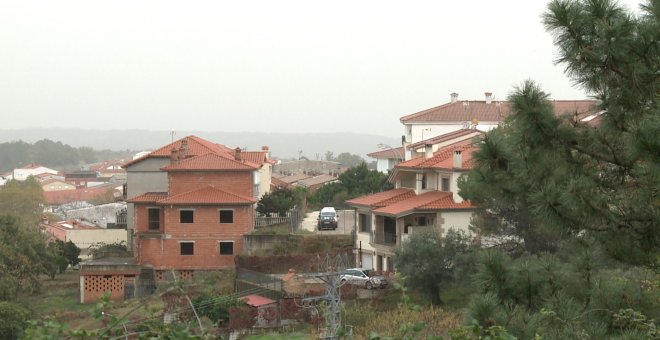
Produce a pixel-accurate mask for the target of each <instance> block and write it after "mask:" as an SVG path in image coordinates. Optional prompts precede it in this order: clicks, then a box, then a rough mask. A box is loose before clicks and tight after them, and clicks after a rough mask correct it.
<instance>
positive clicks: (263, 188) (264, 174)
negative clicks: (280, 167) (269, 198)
mask: <svg viewBox="0 0 660 340" xmlns="http://www.w3.org/2000/svg"><path fill="white" fill-rule="evenodd" d="M272 174H273V166H272V165H271V164H268V163H264V165H263V166H262V167H261V169H259V171H258V172H257V176H259V192H258V193H256V194H257V199H260V198H261V197H262V196H263V195H265V194H266V193H268V192H270V182H271V178H272Z"/></svg>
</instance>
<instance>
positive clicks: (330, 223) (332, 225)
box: [318, 207, 337, 230]
mask: <svg viewBox="0 0 660 340" xmlns="http://www.w3.org/2000/svg"><path fill="white" fill-rule="evenodd" d="M318 228H319V230H323V229H332V230H335V229H337V211H336V210H335V208H333V207H325V208H323V209H321V213H320V214H319V220H318Z"/></svg>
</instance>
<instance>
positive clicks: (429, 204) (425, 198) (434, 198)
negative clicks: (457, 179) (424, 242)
mask: <svg viewBox="0 0 660 340" xmlns="http://www.w3.org/2000/svg"><path fill="white" fill-rule="evenodd" d="M441 209H474V207H473V206H472V204H470V202H466V201H464V202H462V203H456V202H454V199H453V197H452V193H451V192H443V191H430V192H426V193H423V194H421V195H417V196H414V197H410V198H407V199H405V200H402V201H400V202H396V203H393V204H389V205H387V206H384V207H381V208H378V209H375V210H374V211H373V212H374V213H376V214H384V215H392V216H400V215H408V214H411V213H413V212H415V211H419V210H441Z"/></svg>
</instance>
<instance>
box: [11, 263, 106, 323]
mask: <svg viewBox="0 0 660 340" xmlns="http://www.w3.org/2000/svg"><path fill="white" fill-rule="evenodd" d="M79 285H80V278H79V275H78V272H77V271H67V272H65V273H63V274H60V275H57V276H55V279H54V280H51V279H50V278H46V277H45V276H44V280H43V281H42V287H41V293H40V294H38V295H33V296H26V297H23V299H22V301H23V302H24V303H25V306H26V307H27V308H28V309H30V310H31V311H32V312H33V313H34V315H35V316H37V317H44V316H51V317H54V318H55V319H59V318H60V317H63V318H64V320H62V321H69V320H67V318H68V317H70V316H71V314H72V313H77V314H79V313H85V312H91V311H92V309H93V305H83V304H81V303H79V302H78V301H79V300H80V295H79V294H80V293H79V289H80V288H79Z"/></svg>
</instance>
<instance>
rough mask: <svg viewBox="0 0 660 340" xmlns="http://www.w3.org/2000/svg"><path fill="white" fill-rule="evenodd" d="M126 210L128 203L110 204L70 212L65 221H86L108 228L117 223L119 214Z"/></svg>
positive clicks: (66, 214) (67, 213)
mask: <svg viewBox="0 0 660 340" xmlns="http://www.w3.org/2000/svg"><path fill="white" fill-rule="evenodd" d="M125 208H126V203H109V204H103V205H98V206H95V207H91V208H83V209H76V210H69V211H67V212H66V213H65V219H66V220H69V219H78V220H85V221H89V222H92V223H94V224H96V225H97V226H98V227H101V228H106V227H107V224H108V223H116V222H117V215H116V214H117V212H119V211H121V210H122V209H125Z"/></svg>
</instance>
